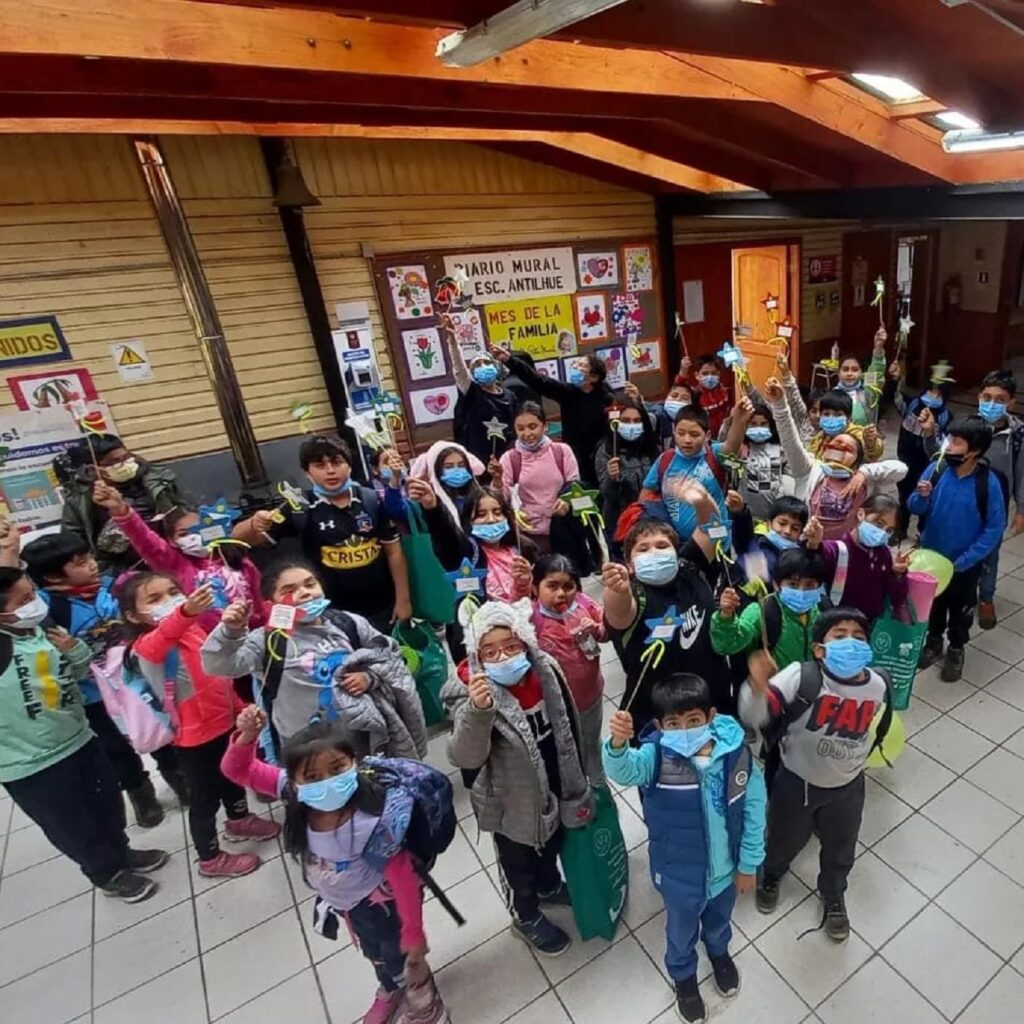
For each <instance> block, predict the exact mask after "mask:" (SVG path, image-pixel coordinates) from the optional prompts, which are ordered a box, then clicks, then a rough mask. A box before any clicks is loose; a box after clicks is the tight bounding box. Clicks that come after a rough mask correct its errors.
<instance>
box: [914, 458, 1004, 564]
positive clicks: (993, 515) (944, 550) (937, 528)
mask: <svg viewBox="0 0 1024 1024" xmlns="http://www.w3.org/2000/svg"><path fill="white" fill-rule="evenodd" d="M936 465H937V463H934V462H933V463H932V464H931V465H930V466H929V467H928V468H927V469H926V470H925V471H924V472H923V473H922V474H921V480H922V481H924V480H931V479H932V478H933V477H934V476H935V468H936ZM977 473H986V474H987V475H988V481H987V485H988V516H987V518H986V519H985V520H984V521H983V520H982V518H981V511H980V509H979V508H978V483H977V481H976V480H975V474H977ZM907 507H908V508H909V509H910V511H911V513H912V514H913V515H916V516H924V515H927V517H928V521H927V522H926V523H925V525H924V529H923V530H922V531H921V538H920V543H921V547H923V548H929V549H930V550H932V551H938V552H939V554H940V555H945V556H946V557H947V558H948V559H949V560H950V561H951V562H952V563H953V567H954V569H956V571H957V572H966V571H967V570H968V569H970V568H973V567H974V566H975V565H977V564H978V563H979V562H980V561H982V560H983V559H985V558H987V557H988V556H989V555H990V554H991V553H992V552H993V551H995V549H996V548H997V547H999V545H1000V544H1001V543H1002V540H1003V531H1004V530H1005V529H1006V506H1005V505H1004V504H1003V490H1002V487H1001V486H1000V484H999V478H998V477H997V476H996V475H995V473H992V472H990V471H989V470H988V469H987V468H986V467H985V465H984V464H980V465H978V466H976V467H975V469H974V472H973V473H968V475H967V476H963V477H961V476H958V475H957V473H956V471H955V470H954V469H953V468H952V467H947V468H946V469H944V470H943V472H942V474H941V475H940V477H939V482H938V483H937V484H936V485H935V487H934V489H933V490H932V493H931V494H930V495H929V496H928V497H927V498H926V497H924V496H923V495H921V494H919V493H918V492H917V491H914V493H913V494H912V495H911V496H910V500H909V501H908V502H907Z"/></svg>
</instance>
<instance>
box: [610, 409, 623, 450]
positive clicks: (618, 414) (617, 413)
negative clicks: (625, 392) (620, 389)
mask: <svg viewBox="0 0 1024 1024" xmlns="http://www.w3.org/2000/svg"><path fill="white" fill-rule="evenodd" d="M607 411H608V426H609V427H610V428H611V432H612V458H613V459H617V458H618V457H619V420H621V419H622V406H621V405H619V404H618V403H617V402H613V403H612V404H611V405H609V406H608V410H607Z"/></svg>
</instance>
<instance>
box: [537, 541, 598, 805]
mask: <svg viewBox="0 0 1024 1024" xmlns="http://www.w3.org/2000/svg"><path fill="white" fill-rule="evenodd" d="M533 586H534V590H535V591H536V597H535V599H534V602H533V628H534V629H535V630H536V631H537V644H538V646H539V647H540V649H541V650H542V651H544V653H545V654H550V655H551V657H552V658H554V659H555V661H556V662H557V663H558V664H559V665H560V666H561V669H562V672H563V673H564V675H565V681H566V682H567V683H568V684H569V691H570V692H571V693H572V699H573V700H574V701H575V702H576V707H577V709H578V710H579V713H580V747H581V751H582V754H583V767H584V768H585V769H586V772H587V778H589V779H590V784H591V785H592V786H603V785H604V784H605V779H604V771H603V769H602V767H601V726H602V725H603V718H602V705H603V703H604V702H603V701H602V700H601V697H602V696H603V694H604V676H603V675H602V674H601V644H603V643H604V642H605V641H606V640H607V639H608V631H607V629H606V628H605V624H604V609H603V608H602V607H601V606H600V605H599V604H598V603H597V602H596V601H595V600H593V598H590V597H588V596H587V595H586V594H584V593H583V590H582V586H581V584H580V576H579V573H578V572H577V571H576V568H575V566H574V565H573V564H572V562H571V561H570V560H569V559H568V558H566V557H565V555H544V556H543V557H542V558H540V559H539V561H538V562H537V564H536V565H535V566H534V568H533Z"/></svg>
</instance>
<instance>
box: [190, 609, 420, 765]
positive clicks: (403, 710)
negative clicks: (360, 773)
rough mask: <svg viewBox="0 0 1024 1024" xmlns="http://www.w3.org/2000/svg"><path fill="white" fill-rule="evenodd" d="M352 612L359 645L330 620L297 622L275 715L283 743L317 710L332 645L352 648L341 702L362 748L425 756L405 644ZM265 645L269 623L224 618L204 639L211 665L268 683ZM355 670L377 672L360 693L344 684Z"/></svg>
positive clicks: (337, 688) (337, 699)
mask: <svg viewBox="0 0 1024 1024" xmlns="http://www.w3.org/2000/svg"><path fill="white" fill-rule="evenodd" d="M346 614H347V615H348V616H349V617H350V618H351V619H352V621H353V622H354V623H355V626H356V632H357V634H358V636H359V643H360V646H359V647H358V648H356V649H355V650H353V649H352V645H351V644H350V643H349V641H348V637H347V636H346V635H345V631H344V630H343V629H341V628H340V627H338V626H336V625H335V624H334V623H333V622H329V621H328V620H327V619H320V620H319V621H318V622H313V623H309V624H307V625H300V626H298V627H296V629H295V630H294V631H293V632H292V633H291V634H290V635H289V637H288V643H287V645H283V646H285V648H286V649H285V653H284V659H285V661H284V671H283V674H282V676H281V686H280V688H279V689H278V693H277V699H276V700H275V701H274V713H273V717H274V728H275V729H277V732H278V735H279V736H280V737H281V742H282V743H285V742H287V740H288V738H289V737H291V736H294V735H295V733H297V732H299V730H301V729H303V728H305V727H306V726H307V725H308V724H309V722H310V719H311V718H313V717H314V716H315V715H316V714H317V711H318V708H319V701H320V692H321V690H322V687H321V685H320V684H319V683H318V682H317V681H316V680H315V678H314V677H313V668H314V665H315V662H316V659H317V658H318V657H320V656H322V655H325V654H329V653H330V652H331V651H337V650H342V651H351V653H350V654H349V656H348V657H347V658H346V659H345V663H344V665H342V667H341V668H340V669H338V670H337V672H336V673H335V683H334V706H335V708H336V709H337V712H338V719H339V721H340V722H341V724H342V725H343V726H344V727H345V728H346V729H347V730H348V731H349V732H350V733H351V734H352V741H353V744H354V745H355V747H356V750H357V753H359V754H360V755H362V754H376V755H381V756H384V757H408V758H412V759H414V760H422V759H423V758H424V757H425V756H426V753H427V730H426V725H425V724H424V721H423V708H422V706H421V705H420V700H419V696H418V695H417V693H416V684H415V683H414V682H413V679H412V676H410V675H409V671H408V669H407V668H406V665H405V661H404V660H403V658H402V655H401V653H400V652H399V650H398V644H396V643H395V641H394V640H392V639H391V638H390V637H386V636H384V634H383V633H379V632H377V630H375V629H374V628H373V626H371V625H370V624H369V623H368V622H367V621H366V619H364V618H363V617H362V616H361V615H355V614H353V613H352V612H346ZM265 651H266V630H265V629H256V630H253V631H252V632H251V633H242V634H240V635H239V634H234V633H232V632H230V631H229V630H228V629H227V627H225V626H224V624H223V623H221V624H220V625H218V626H217V628H216V629H214V630H213V632H212V633H210V635H209V636H208V637H207V638H206V642H205V643H204V644H203V649H202V657H203V669H204V670H205V671H206V672H209V673H210V674H212V675H224V676H230V677H234V676H244V675H246V674H248V673H251V674H252V675H253V676H255V677H256V678H257V679H258V680H260V682H261V684H262V681H263V677H264V659H265V657H266V653H265ZM351 672H365V673H366V674H367V675H368V676H369V678H370V688H369V689H368V690H367V691H366V692H365V693H363V694H360V695H359V696H352V695H351V694H349V693H347V692H346V691H345V690H343V689H342V688H341V685H340V679H341V677H342V676H344V675H348V674H349V673H351Z"/></svg>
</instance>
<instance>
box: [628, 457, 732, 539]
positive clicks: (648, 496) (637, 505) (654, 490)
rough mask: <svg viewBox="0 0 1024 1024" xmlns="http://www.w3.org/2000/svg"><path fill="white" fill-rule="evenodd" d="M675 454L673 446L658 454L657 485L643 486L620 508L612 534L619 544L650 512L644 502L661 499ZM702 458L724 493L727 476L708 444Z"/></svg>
mask: <svg viewBox="0 0 1024 1024" xmlns="http://www.w3.org/2000/svg"><path fill="white" fill-rule="evenodd" d="M675 454H676V450H675V448H669V449H668V451H664V452H662V453H661V454H660V455H659V456H658V461H657V462H656V463H655V464H654V465H655V467H656V469H657V471H658V482H657V485H656V486H655V487H645V488H644V489H643V490H642V491H641V492H640V497H639V498H637V500H636V501H633V502H630V504H629V505H627V506H626V508H624V509H623V510H622V514H621V515H620V516H619V521H618V522H617V523H616V524H615V534H614V539H615V540H617V541H618V542H619V543H620V544H621V543H622V542H623V541H624V540H625V539H626V535H627V534H628V533H629V531H630V530H632V529H633V527H634V526H636V524H637V523H638V522H639V521H640V520H641V519H643V517H644V516H645V515H649V514H650V513H649V512H648V510H647V508H646V507H645V504H644V503H645V502H650V501H661V482H662V480H664V479H665V474H666V473H667V472H668V467H669V466H670V465H671V464H672V460H673V459H674V458H675ZM704 458H705V459H706V460H707V463H708V468H709V469H710V470H711V473H712V475H713V476H714V478H715V480H716V481H717V482H718V486H719V487H720V488H721V490H722V493H723V494H725V492H726V491H727V490H728V477H727V475H726V470H725V467H724V466H723V465H722V463H721V461H720V460H719V458H718V456H717V455H715V453H714V452H713V451H712V449H711V445H710V444H707V445H705V446H704Z"/></svg>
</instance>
